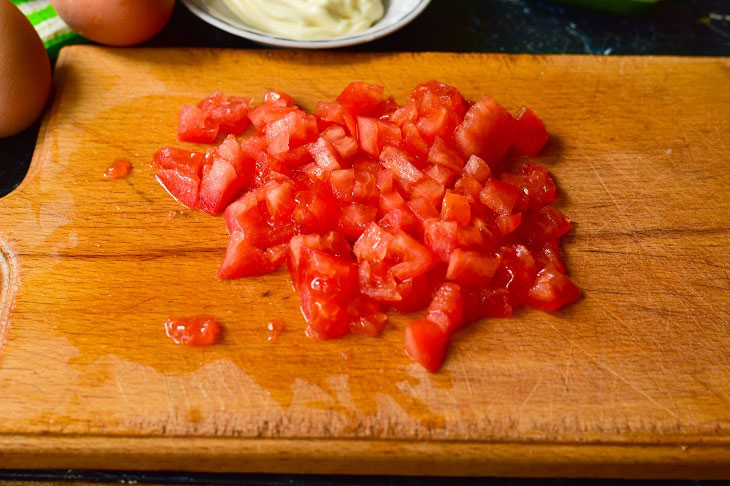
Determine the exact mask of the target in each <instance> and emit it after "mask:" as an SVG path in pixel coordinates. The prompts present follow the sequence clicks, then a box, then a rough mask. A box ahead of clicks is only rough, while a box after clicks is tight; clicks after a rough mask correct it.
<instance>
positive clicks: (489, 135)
mask: <svg viewBox="0 0 730 486" xmlns="http://www.w3.org/2000/svg"><path fill="white" fill-rule="evenodd" d="M516 125H517V122H516V121H515V119H514V118H512V115H510V114H509V112H508V111H507V110H505V109H504V108H502V106H500V105H499V104H497V102H496V101H494V99H492V97H491V96H485V97H483V98H482V99H480V100H479V101H478V102H476V103H475V104H473V105H472V106H471V108H469V111H467V112H466V115H464V121H463V122H462V123H461V125H459V126H458V127H457V128H456V131H455V132H454V140H455V142H456V147H457V148H458V149H459V152H461V155H462V156H464V157H465V158H468V157H471V156H472V155H478V156H479V157H481V158H482V159H484V161H485V162H487V163H488V164H491V163H495V162H497V161H498V160H499V159H501V158H502V157H503V156H504V154H506V153H507V150H509V148H510V146H512V142H514V140H515V132H516V128H517V127H516Z"/></svg>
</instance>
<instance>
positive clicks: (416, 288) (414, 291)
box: [391, 274, 431, 313]
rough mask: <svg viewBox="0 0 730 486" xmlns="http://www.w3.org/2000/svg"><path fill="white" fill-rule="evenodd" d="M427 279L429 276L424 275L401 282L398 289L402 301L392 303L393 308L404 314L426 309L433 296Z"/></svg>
mask: <svg viewBox="0 0 730 486" xmlns="http://www.w3.org/2000/svg"><path fill="white" fill-rule="evenodd" d="M427 278H428V274H424V275H421V276H420V277H413V278H407V279H405V280H403V281H401V282H399V283H398V286H397V287H398V294H400V296H401V299H400V300H399V301H397V302H392V303H391V305H392V306H393V308H394V309H396V310H397V311H398V312H402V313H409V312H416V311H419V310H421V309H424V308H425V307H426V306H427V305H428V303H429V298H430V295H431V292H430V290H429V288H428V280H427Z"/></svg>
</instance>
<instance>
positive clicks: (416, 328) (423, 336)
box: [405, 321, 448, 373]
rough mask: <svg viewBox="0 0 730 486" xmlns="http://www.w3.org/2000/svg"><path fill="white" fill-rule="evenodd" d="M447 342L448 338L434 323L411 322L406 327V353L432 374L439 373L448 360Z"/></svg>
mask: <svg viewBox="0 0 730 486" xmlns="http://www.w3.org/2000/svg"><path fill="white" fill-rule="evenodd" d="M447 342H448V336H447V335H446V334H445V333H444V332H443V331H442V330H441V328H440V327H439V326H438V325H437V324H434V323H433V322H429V321H411V322H409V323H408V327H406V335H405V346H406V352H407V353H408V355H409V356H410V357H411V358H412V359H413V361H415V362H416V363H418V364H420V365H421V366H423V367H424V368H426V369H427V370H428V371H430V372H432V373H435V372H436V371H438V370H439V368H441V365H442V364H443V362H444V359H446V343H447Z"/></svg>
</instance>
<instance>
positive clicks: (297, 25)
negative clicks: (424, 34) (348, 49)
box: [222, 0, 384, 41]
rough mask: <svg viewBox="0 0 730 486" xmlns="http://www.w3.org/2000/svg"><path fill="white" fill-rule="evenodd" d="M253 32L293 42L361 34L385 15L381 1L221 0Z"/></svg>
mask: <svg viewBox="0 0 730 486" xmlns="http://www.w3.org/2000/svg"><path fill="white" fill-rule="evenodd" d="M222 1H223V3H224V4H225V5H226V7H228V9H229V10H230V11H231V12H233V13H234V14H235V15H237V16H238V17H239V19H240V20H242V21H243V22H245V23H246V24H248V25H249V26H251V27H253V28H254V29H257V30H260V31H262V32H266V33H268V34H273V35H275V36H278V37H284V38H287V39H294V40H307V41H311V40H329V39H333V38H337V37H344V36H347V35H350V34H354V33H357V32H361V31H363V30H365V29H367V28H369V27H370V26H371V25H373V24H374V23H375V22H377V21H378V20H380V18H381V17H382V16H383V13H384V9H383V3H382V0H222Z"/></svg>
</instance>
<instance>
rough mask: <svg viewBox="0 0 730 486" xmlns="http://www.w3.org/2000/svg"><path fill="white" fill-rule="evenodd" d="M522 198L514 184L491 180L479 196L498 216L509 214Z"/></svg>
mask: <svg viewBox="0 0 730 486" xmlns="http://www.w3.org/2000/svg"><path fill="white" fill-rule="evenodd" d="M519 197H520V190H519V189H517V188H516V187H515V186H513V185H512V184H507V183H506V182H502V181H500V180H497V179H489V180H488V181H487V184H486V185H485V186H484V189H483V190H482V192H481V193H480V194H479V200H480V201H481V202H482V204H484V205H485V206H487V207H488V208H489V209H491V210H492V211H494V212H495V213H497V214H509V213H511V212H512V208H514V206H515V203H516V202H517V200H518V199H519Z"/></svg>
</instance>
